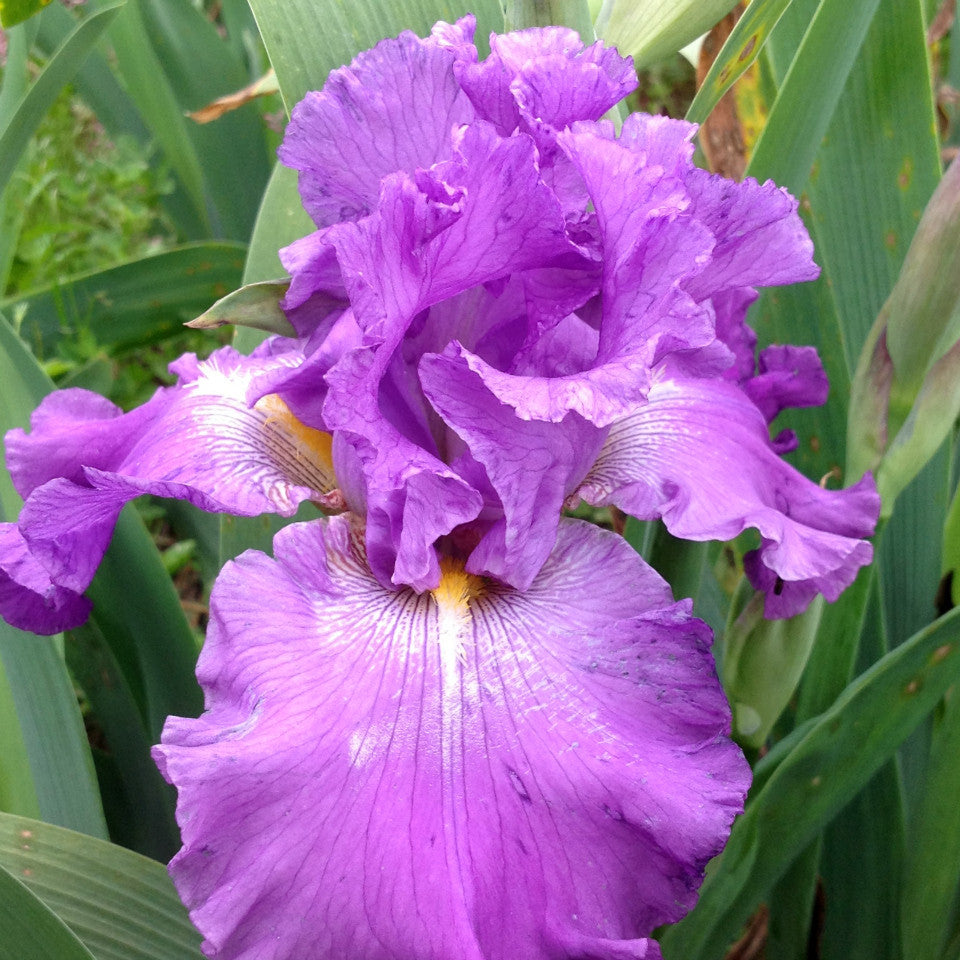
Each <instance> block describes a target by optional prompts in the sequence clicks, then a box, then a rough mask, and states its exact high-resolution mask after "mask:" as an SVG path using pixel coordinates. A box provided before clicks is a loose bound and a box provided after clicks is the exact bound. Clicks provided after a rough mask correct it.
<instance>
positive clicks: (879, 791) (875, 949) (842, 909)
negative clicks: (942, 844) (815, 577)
mask: <svg viewBox="0 0 960 960" xmlns="http://www.w3.org/2000/svg"><path fill="white" fill-rule="evenodd" d="M878 600H879V597H878V596H877V595H876V594H872V595H871V597H870V601H869V603H868V606H867V611H866V619H865V628H864V631H863V637H862V640H861V649H860V654H859V663H860V664H861V665H862V666H863V667H864V668H866V667H869V666H870V665H872V664H873V663H874V662H875V661H877V660H879V659H880V658H881V657H882V655H883V654H884V653H885V652H886V649H887V638H886V633H885V631H884V624H883V619H882V615H881V610H880V603H879V602H878ZM923 725H924V724H923V723H921V724H920V725H919V727H918V729H919V728H922V727H923ZM915 735H916V731H915V732H914V736H915ZM904 833H905V827H904V810H903V796H902V792H901V785H900V774H899V770H898V765H897V762H896V758H894V759H891V760H890V761H888V762H887V763H886V764H884V766H883V767H882V768H881V769H880V770H879V771H878V772H877V773H876V774H874V776H873V777H872V778H871V779H870V781H869V782H868V783H867V784H866V786H865V787H864V789H863V790H861V791H860V792H859V793H858V794H857V796H856V797H855V798H854V799H853V800H852V801H851V803H850V804H849V805H848V806H846V807H845V808H844V809H843V810H842V811H841V812H840V814H839V816H837V817H836V819H834V821H833V822H832V823H831V824H830V825H829V827H828V828H827V830H826V832H825V834H824V841H823V855H822V859H821V864H820V876H821V882H822V885H823V896H824V898H825V899H826V901H827V902H828V903H829V904H830V906H829V908H828V909H827V910H826V911H825V917H824V934H823V945H822V951H823V954H822V960H900V935H899V906H900V897H899V890H898V886H899V880H900V876H901V874H902V869H903V855H904Z"/></svg>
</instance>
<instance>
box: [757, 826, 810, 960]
mask: <svg viewBox="0 0 960 960" xmlns="http://www.w3.org/2000/svg"><path fill="white" fill-rule="evenodd" d="M822 849H823V843H822V842H821V840H820V839H819V838H817V839H816V840H814V841H813V843H811V844H810V845H809V846H808V847H807V848H806V850H804V851H803V852H802V853H801V854H800V856H799V857H797V859H796V860H794V861H793V863H792V864H790V867H789V868H788V869H787V871H786V873H784V874H783V876H782V877H780V879H779V880H777V882H776V883H775V884H774V885H773V888H772V889H771V891H770V895H769V896H768V897H767V909H768V910H769V911H770V913H769V915H768V919H767V942H766V954H767V956H768V957H776V958H777V960H807V956H808V953H807V951H808V945H809V941H810V925H811V922H812V919H813V908H814V902H815V900H816V892H817V881H818V879H819V876H820V854H821V851H822Z"/></svg>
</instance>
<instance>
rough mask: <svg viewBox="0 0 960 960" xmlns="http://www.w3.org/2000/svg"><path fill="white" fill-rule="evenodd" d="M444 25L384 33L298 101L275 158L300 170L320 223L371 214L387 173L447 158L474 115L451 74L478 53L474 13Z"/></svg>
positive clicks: (307, 203)
mask: <svg viewBox="0 0 960 960" xmlns="http://www.w3.org/2000/svg"><path fill="white" fill-rule="evenodd" d="M444 26H445V27H447V29H446V31H441V32H440V34H439V35H438V36H432V37H429V38H427V39H426V40H422V39H421V38H420V37H418V36H416V35H415V34H413V33H410V32H409V31H407V32H404V33H402V34H400V36H399V37H397V38H396V39H388V40H383V41H381V42H380V43H378V44H377V46H375V47H374V48H373V49H372V50H368V51H366V52H364V53H361V54H360V55H359V56H358V57H357V58H356V59H355V60H354V61H353V63H351V64H350V66H349V67H341V68H340V69H339V70H334V71H333V72H332V73H331V74H330V76H329V78H328V79H327V82H326V84H325V86H324V88H323V90H322V91H319V92H317V91H313V92H310V93H308V94H307V95H306V97H304V99H303V100H301V101H300V103H299V104H297V106H296V107H295V108H294V110H293V114H292V115H291V118H290V123H289V124H288V126H287V130H286V134H285V137H284V141H283V143H282V145H281V146H280V150H279V157H280V159H281V161H282V162H283V163H285V164H286V165H287V166H288V167H292V168H293V169H295V170H299V171H300V197H301V199H302V201H303V205H304V207H305V208H306V210H307V212H308V213H309V214H310V216H311V217H313V220H314V222H315V223H316V224H317V226H320V227H324V226H328V225H329V224H331V223H336V222H338V221H344V220H354V219H357V218H359V217H362V216H365V215H366V214H368V213H369V212H370V211H371V210H372V209H373V208H374V207H375V206H376V202H377V195H378V194H379V191H380V181H381V180H382V178H383V177H385V176H386V175H387V174H390V173H393V172H395V171H401V170H402V171H406V172H407V173H411V174H412V173H413V172H414V171H415V170H417V169H418V168H420V167H429V166H431V165H432V164H434V163H436V162H437V161H438V160H443V159H445V158H447V157H448V156H449V155H450V153H451V152H452V151H451V140H450V137H451V132H452V130H453V128H454V127H455V126H458V125H459V124H462V123H467V122H469V121H470V120H472V119H473V118H474V110H473V107H472V106H471V105H470V101H469V100H468V99H467V97H466V95H465V94H464V93H463V92H462V91H461V90H460V85H459V84H458V83H457V80H456V77H455V76H454V65H455V64H456V63H458V62H460V61H464V62H471V61H473V60H476V56H477V51H476V49H475V48H474V47H473V45H472V43H471V42H470V41H471V39H472V37H473V21H472V18H469V19H464V20H462V21H460V23H459V24H457V25H456V26H451V25H444ZM454 33H457V34H459V36H460V41H459V42H457V43H454V42H452V40H453V34H454Z"/></svg>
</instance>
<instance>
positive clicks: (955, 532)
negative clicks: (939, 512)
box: [941, 487, 960, 607]
mask: <svg viewBox="0 0 960 960" xmlns="http://www.w3.org/2000/svg"><path fill="white" fill-rule="evenodd" d="M941 572H942V573H943V575H944V576H945V577H946V576H950V577H951V581H950V598H951V600H952V602H953V605H954V606H957V607H960V487H957V489H956V490H955V491H954V493H953V502H952V503H951V504H950V510H949V512H948V513H947V519H946V522H945V523H944V525H943V561H942V564H941Z"/></svg>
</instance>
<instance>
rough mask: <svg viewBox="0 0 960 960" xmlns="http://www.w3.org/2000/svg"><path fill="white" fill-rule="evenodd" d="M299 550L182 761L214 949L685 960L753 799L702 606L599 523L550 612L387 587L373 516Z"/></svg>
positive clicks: (284, 566) (281, 542) (195, 890)
mask: <svg viewBox="0 0 960 960" xmlns="http://www.w3.org/2000/svg"><path fill="white" fill-rule="evenodd" d="M274 548H275V555H276V558H277V559H276V560H271V559H269V558H268V557H266V556H264V555H262V554H256V553H252V552H250V553H246V554H244V555H243V556H242V557H241V558H240V559H239V560H238V561H236V562H234V563H232V564H230V565H228V567H227V568H226V569H225V571H224V573H223V574H222V575H221V577H220V579H219V580H218V582H217V585H216V587H215V588H214V594H213V597H212V602H211V626H210V631H209V634H208V639H207V643H206V645H205V647H204V650H203V653H202V654H201V659H200V665H199V667H198V676H199V678H200V681H201V684H202V685H203V686H204V688H205V691H206V703H207V712H206V713H205V714H204V715H203V716H202V717H201V718H200V719H198V720H184V719H179V718H172V719H171V720H169V721H168V723H167V726H166V728H165V730H164V735H163V742H162V744H161V746H159V747H158V748H156V752H155V755H156V757H157V759H158V762H159V764H160V766H161V769H162V770H163V772H164V774H165V776H166V777H167V778H168V779H169V780H170V781H171V782H173V783H174V784H175V785H176V786H177V788H178V790H179V803H178V819H179V821H180V824H181V828H182V834H183V842H184V847H183V849H182V850H181V852H180V853H179V854H178V855H177V856H176V857H175V858H174V860H173V862H172V863H171V873H172V875H173V878H174V881H175V883H176V884H177V886H178V888H179V890H180V893H181V896H182V897H183V899H184V901H185V903H186V904H187V906H188V908H189V909H190V911H191V916H192V918H193V920H194V922H195V923H196V925H197V926H198V928H199V929H200V930H201V932H202V933H203V934H204V936H205V938H206V942H205V950H206V952H207V953H208V954H209V955H210V956H213V957H217V958H220V960H328V958H330V957H350V958H351V960H409V958H411V957H417V960H557V958H561V957H572V956H590V957H592V958H596V960H614V958H616V960H623V958H627V957H631V958H640V957H651V958H652V957H656V956H658V955H659V952H658V951H657V949H656V945H655V944H654V943H652V942H651V941H648V940H647V939H646V938H647V937H648V936H649V934H650V932H651V930H652V929H653V927H654V926H655V925H657V924H659V923H663V922H666V921H670V920H674V919H676V918H677V917H679V916H680V915H681V914H682V913H683V912H685V911H686V910H687V909H689V907H690V906H691V904H692V902H693V900H694V898H695V889H696V887H697V885H698V883H699V881H700V879H701V877H702V870H703V866H704V864H705V863H706V861H707V859H708V858H709V857H710V856H711V855H712V854H714V853H715V852H716V851H717V849H718V848H719V846H720V845H721V843H722V841H723V839H724V837H725V835H726V832H727V830H728V829H729V825H730V822H731V820H732V818H733V816H734V815H735V814H736V813H737V812H738V811H739V810H740V809H741V804H742V800H743V795H744V791H745V788H746V785H747V782H748V776H749V772H748V769H747V767H746V764H745V762H744V761H743V758H742V757H741V756H740V754H739V751H738V750H737V749H736V748H735V747H734V746H733V745H732V744H731V743H730V742H729V740H728V739H727V731H728V724H729V718H728V711H727V707H726V704H725V701H724V699H723V696H722V693H721V692H720V689H719V687H718V684H717V681H716V678H715V675H714V671H713V663H712V658H711V656H710V653H709V634H708V631H707V630H706V628H705V627H704V625H703V624H701V623H699V621H696V620H693V619H692V618H691V617H690V616H689V612H688V610H689V605H688V604H681V605H673V604H671V602H670V598H669V593H668V588H667V587H666V585H665V584H664V583H663V582H662V581H661V580H660V579H659V578H658V577H657V576H656V575H655V574H653V573H652V571H650V570H649V568H647V567H646V566H645V565H644V564H643V563H642V561H640V559H639V558H638V557H637V555H636V554H635V553H633V551H631V550H630V549H629V548H628V547H627V546H626V545H625V544H624V543H623V541H622V540H620V539H619V538H615V537H614V536H613V535H611V534H607V533H604V532H602V531H599V530H597V529H596V528H593V527H590V526H588V525H586V524H581V523H578V522H576V521H566V522H565V523H564V524H563V526H562V528H561V532H560V536H559V538H558V541H557V546H556V549H555V550H554V553H553V555H552V556H551V558H550V560H549V561H548V563H547V564H546V565H545V566H544V568H543V570H542V572H541V574H540V575H539V577H538V578H537V580H536V581H535V582H534V584H533V585H532V587H531V589H530V590H529V591H528V592H526V593H523V594H521V593H517V592H515V591H512V590H510V589H509V588H506V587H503V586H496V585H494V584H492V583H490V582H486V581H484V580H482V579H480V578H477V577H473V576H471V575H469V574H466V573H464V572H463V570H462V569H459V568H457V567H456V565H455V564H452V563H451V564H449V565H448V566H446V567H445V572H444V577H443V579H442V581H441V583H440V585H439V587H438V588H437V589H436V590H435V591H433V592H432V593H429V594H421V595H417V594H414V593H413V592H411V591H409V590H402V591H399V592H391V591H387V590H384V589H383V587H381V585H380V584H379V583H378V582H377V580H376V579H375V578H374V577H373V576H372V575H371V573H370V571H369V569H368V568H367V566H366V563H365V559H364V557H363V550H362V537H361V536H360V535H359V534H358V533H357V532H356V531H354V530H351V528H350V525H349V521H348V519H347V518H346V517H340V518H334V519H333V520H331V521H330V522H329V523H325V522H317V523H313V524H310V525H294V526H292V527H288V528H287V529H286V530H284V531H282V532H281V533H280V534H279V535H278V537H277V538H276V540H275V543H274ZM252 584H255V585H256V588H255V589H251V585H252ZM264 595H267V596H269V597H270V598H271V601H272V602H271V603H270V604H269V605H264V604H263V602H262V598H263V596H264ZM278 609H279V610H282V611H283V616H282V617H278V616H276V614H275V611H276V610H278Z"/></svg>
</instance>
